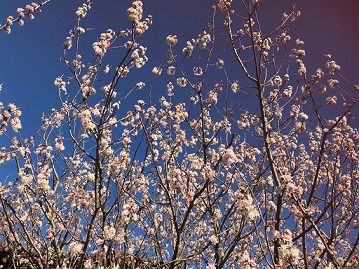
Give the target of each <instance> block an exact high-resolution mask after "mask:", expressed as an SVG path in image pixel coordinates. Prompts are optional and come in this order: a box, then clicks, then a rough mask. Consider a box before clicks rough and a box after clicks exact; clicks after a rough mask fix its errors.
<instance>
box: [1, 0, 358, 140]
mask: <svg viewBox="0 0 359 269" xmlns="http://www.w3.org/2000/svg"><path fill="white" fill-rule="evenodd" d="M2 2H3V3H1V9H0V23H4V22H5V20H6V17H7V16H8V15H14V16H15V15H16V8H17V7H25V6H26V4H28V3H29V2H28V1H24V0H13V1H2ZM82 2H83V1H79V0H51V2H50V3H49V4H47V5H46V6H45V7H44V8H43V12H42V13H38V14H35V15H36V18H35V20H33V21H30V20H28V19H26V21H25V25H24V26H23V27H19V26H14V27H13V30H12V34H11V35H6V34H5V33H4V32H2V33H0V51H1V57H0V61H1V65H0V83H3V92H2V93H0V100H1V101H2V102H3V103H9V102H14V103H15V104H17V105H18V106H19V107H20V108H21V110H22V111H23V116H22V121H23V125H24V130H23V131H25V133H26V132H29V134H31V133H33V132H35V131H36V130H37V129H38V128H39V125H40V117H41V114H42V112H45V113H47V112H48V111H49V110H50V109H51V108H52V107H54V106H55V107H58V101H57V89H56V87H55V86H54V84H53V82H54V79H55V78H56V77H57V76H59V75H62V74H65V75H66V74H67V73H66V72H67V70H66V68H65V66H64V64H63V63H61V62H60V61H59V58H60V57H61V56H62V52H63V50H62V47H61V44H62V43H63V41H64V40H65V37H66V36H67V33H68V31H69V30H70V29H73V27H74V26H75V23H76V17H75V11H76V9H77V7H78V6H79V5H81V4H82ZM143 2H144V14H146V15H148V14H151V15H153V18H154V24H153V25H152V27H151V28H150V30H149V31H147V32H146V33H145V35H144V37H143V38H141V40H142V42H143V44H144V45H146V46H148V48H149V49H148V55H149V57H150V62H149V63H148V66H151V67H152V66H155V65H157V64H160V63H163V62H164V61H165V51H166V49H167V46H166V43H165V37H166V36H167V35H168V34H176V35H177V36H178V37H179V44H180V46H181V47H183V46H184V44H185V42H186V40H188V39H190V38H193V37H196V36H197V35H198V34H199V33H201V32H202V31H203V30H205V29H206V27H207V23H208V22H209V21H210V20H211V15H212V13H211V4H209V3H216V2H217V1H213V0H181V1H178V0H151V1H150V0H144V1H143ZM295 2H296V1H293V0H270V1H269V0H267V1H265V4H264V6H263V8H262V13H263V20H264V21H266V22H267V23H268V24H269V25H270V24H271V23H273V25H275V23H276V22H279V21H280V18H281V14H282V13H283V12H284V11H289V10H290V8H291V6H292V4H294V3H295ZM297 2H298V4H297V8H298V9H299V10H301V11H302V16H301V17H300V18H299V19H298V20H297V21H296V22H295V23H293V24H291V26H290V35H291V36H292V38H294V39H296V38H298V37H300V38H301V39H302V40H304V42H305V49H306V52H307V56H306V60H307V62H309V63H310V66H309V68H312V69H313V70H315V69H316V68H317V67H318V66H320V65H321V66H322V65H323V64H324V63H325V59H324V57H323V55H324V53H331V54H332V55H333V58H334V59H335V60H336V61H337V63H338V64H340V65H341V67H342V69H341V71H342V73H343V74H345V75H346V76H347V77H348V78H349V79H350V80H352V81H353V82H354V83H357V84H359V81H358V80H359V78H358V70H359V69H358V66H359V50H358V44H359V16H357V14H358V13H359V1H356V0H345V1H339V0H301V1H297ZM130 4H131V1H130V0H93V9H91V11H90V12H89V15H88V17H86V19H85V20H84V26H86V27H93V28H96V29H95V30H94V31H93V33H92V34H93V35H92V36H91V37H93V38H94V39H89V43H88V44H87V46H89V45H90V44H91V43H92V42H93V41H95V38H96V36H98V34H99V33H100V32H102V31H105V30H106V29H107V28H112V29H114V30H117V29H118V28H120V27H126V26H129V22H128V20H127V18H126V9H127V8H128V7H129V6H130ZM89 48H90V47H89ZM149 75H150V76H151V74H150V73H149Z"/></svg>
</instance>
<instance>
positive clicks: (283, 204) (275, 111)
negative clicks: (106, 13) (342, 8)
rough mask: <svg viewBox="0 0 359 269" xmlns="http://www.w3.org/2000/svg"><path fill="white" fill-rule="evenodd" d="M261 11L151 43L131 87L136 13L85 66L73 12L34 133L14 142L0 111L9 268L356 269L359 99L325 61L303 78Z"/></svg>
mask: <svg viewBox="0 0 359 269" xmlns="http://www.w3.org/2000/svg"><path fill="white" fill-rule="evenodd" d="M46 2H48V1H45V2H43V4H45V3H46ZM261 5H262V1H257V0H245V1H233V2H232V1H231V0H220V1H219V2H218V4H216V5H215V6H213V17H212V21H211V22H209V25H208V29H205V31H203V32H202V33H199V35H198V36H194V37H193V39H191V40H189V41H186V40H178V38H177V36H176V35H175V34H174V33H171V34H170V35H168V37H167V39H166V40H163V42H167V44H168V50H167V53H164V57H167V58H166V59H165V58H164V61H163V63H162V64H159V65H157V66H154V67H153V69H152V73H153V79H152V80H151V81H144V82H143V81H141V79H140V78H141V72H144V71H143V70H145V69H141V68H142V67H143V66H145V65H146V64H147V65H148V57H147V55H146V50H147V48H146V46H145V44H142V43H141V37H142V35H146V34H147V33H146V32H147V31H150V29H149V28H150V27H151V24H152V17H151V16H147V17H145V16H144V15H143V14H144V11H143V3H142V2H141V1H139V0H134V1H133V2H132V6H131V7H129V8H128V10H127V13H128V19H129V28H127V29H115V30H113V29H108V30H106V29H105V30H104V31H103V32H102V33H100V34H99V36H98V38H97V40H96V41H94V42H93V44H92V49H93V51H92V52H91V53H92V54H89V53H88V52H87V51H85V49H84V48H83V45H82V42H81V41H82V37H83V35H86V34H87V33H88V29H87V26H86V24H87V21H86V15H87V13H88V12H91V2H90V1H87V2H85V3H84V4H83V5H82V6H80V7H79V8H78V9H77V11H76V15H77V22H76V27H75V28H74V29H73V30H71V31H70V33H69V36H68V37H66V38H65V41H64V43H63V48H64V55H63V58H62V61H63V63H64V65H65V67H66V68H67V72H68V73H67V75H63V76H59V77H57V78H56V79H55V82H54V83H55V86H56V87H57V88H58V96H59V104H58V105H57V108H54V109H53V110H51V111H50V112H49V113H48V114H45V115H44V116H43V118H42V125H41V127H40V129H39V132H38V133H37V134H36V135H35V136H33V137H29V138H23V137H22V136H21V135H20V130H21V128H22V125H21V121H20V117H21V112H20V109H19V108H18V107H16V105H14V104H9V105H8V106H5V105H3V104H2V105H1V107H0V109H1V119H2V125H1V136H2V138H3V139H4V140H7V141H8V142H7V143H10V144H9V146H7V147H3V148H2V151H1V155H0V161H1V163H2V164H3V165H7V166H9V165H12V167H13V168H14V169H16V173H17V176H9V177H8V178H7V179H6V181H4V182H2V183H1V185H0V227H1V228H0V241H1V244H2V246H3V248H4V249H7V250H11V254H12V255H11V259H12V262H13V264H14V265H15V266H19V265H20V264H26V265H28V266H29V267H30V268H150V267H154V268H170V269H173V268H208V269H212V268H246V269H247V268H248V269H249V268H298V269H299V268H318V269H319V268H322V269H330V268H353V269H354V268H357V267H358V266H359V255H358V252H359V251H358V249H359V247H358V244H359V232H358V231H359V223H358V220H359V219H358V217H359V197H358V195H357V193H358V191H359V181H358V177H359V171H358V142H359V141H358V140H359V133H358V130H357V129H356V128H354V127H352V125H351V124H352V123H353V113H352V111H353V109H354V107H355V105H356V104H357V102H358V89H359V87H358V86H357V85H354V84H352V83H351V82H350V81H349V80H348V79H346V77H345V76H344V75H343V74H342V73H340V66H339V65H338V64H337V63H336V62H335V60H334V59H332V57H331V56H330V55H326V56H325V57H323V64H322V66H321V67H320V65H319V67H318V68H317V70H316V72H314V73H313V74H311V73H309V71H307V68H306V65H305V44H304V42H303V41H302V40H300V39H297V40H292V39H291V37H290V35H289V31H288V27H287V25H288V24H290V23H293V21H295V20H296V18H297V17H298V16H300V12H299V11H298V10H296V9H295V7H293V9H292V10H290V11H288V12H287V13H284V14H283V16H282V18H278V26H277V27H276V28H275V29H270V30H267V29H266V30H265V27H262V23H264V22H262V21H261V17H260V16H259V14H258V11H259V10H260V8H261ZM40 6H41V5H37V4H36V3H33V4H31V5H29V7H27V8H26V10H27V12H28V13H24V12H25V11H24V10H20V9H19V10H18V12H19V18H17V19H13V18H10V17H9V18H8V20H7V23H6V24H5V25H4V26H2V27H1V28H0V29H3V30H5V31H6V32H7V33H10V26H11V24H12V23H13V22H15V21H17V22H19V23H20V24H21V18H22V17H23V16H24V14H25V15H27V16H29V17H30V18H31V14H32V13H33V12H35V11H37V10H38V9H39V7H40ZM82 55H86V56H82ZM107 59H115V61H116V62H115V63H114V64H112V63H111V64H107ZM140 69H141V70H140ZM308 69H309V68H308ZM163 83H164V84H163ZM158 85H167V86H165V88H164V89H162V88H163V87H162V86H158ZM327 89H328V91H327ZM155 91H156V93H154V92H155ZM158 91H160V93H158ZM158 96H162V97H160V98H157V97H158ZM333 108H335V110H333ZM8 126H11V129H10V128H8Z"/></svg>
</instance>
